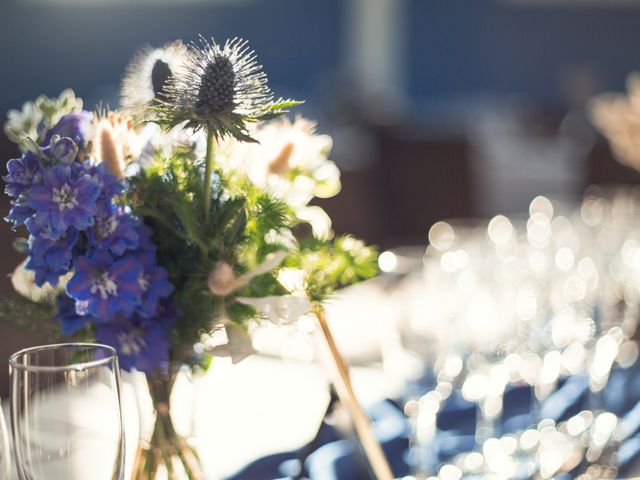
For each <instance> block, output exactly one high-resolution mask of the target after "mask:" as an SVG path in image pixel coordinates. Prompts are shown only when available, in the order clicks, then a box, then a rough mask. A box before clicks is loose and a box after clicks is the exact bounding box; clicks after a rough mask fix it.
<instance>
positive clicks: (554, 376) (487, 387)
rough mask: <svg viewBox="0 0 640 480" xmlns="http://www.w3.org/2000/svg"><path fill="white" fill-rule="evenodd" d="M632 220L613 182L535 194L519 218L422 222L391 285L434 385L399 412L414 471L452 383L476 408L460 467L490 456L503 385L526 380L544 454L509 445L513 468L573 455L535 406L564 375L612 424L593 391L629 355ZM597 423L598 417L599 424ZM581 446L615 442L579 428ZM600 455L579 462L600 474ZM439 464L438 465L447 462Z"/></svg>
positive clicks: (633, 201)
mask: <svg viewBox="0 0 640 480" xmlns="http://www.w3.org/2000/svg"><path fill="white" fill-rule="evenodd" d="M639 220H640V194H639V193H638V191H637V190H634V189H625V190H621V191H620V190H618V191H614V192H606V191H590V192H587V195H586V196H585V198H584V200H583V201H582V204H581V205H580V206H579V207H578V208H576V207H575V206H571V205H568V204H566V202H564V201H557V200H555V201H550V200H549V199H548V198H545V197H538V198H536V199H534V201H533V202H532V204H531V207H530V211H529V215H528V217H526V218H511V219H509V218H506V217H503V216H497V217H494V218H493V219H492V220H491V221H489V222H488V223H484V224H482V223H478V222H474V223H471V224H469V222H466V224H463V225H461V224H460V222H440V223H438V224H436V225H434V227H433V228H432V229H431V232H430V246H429V247H428V249H427V253H426V255H425V258H424V264H425V267H424V269H423V271H422V272H421V273H420V274H417V275H415V276H414V277H413V278H412V279H411V280H409V281H407V282H405V285H403V286H401V287H400V290H405V291H406V290H407V284H409V285H411V288H412V289H413V293H412V294H411V295H408V296H407V298H405V299H404V301H403V302H402V305H404V306H405V318H404V319H403V322H404V323H405V324H406V325H405V327H406V326H408V327H409V328H408V331H409V332H411V333H410V334H408V335H407V337H411V336H414V335H413V334H414V333H415V332H418V333H419V336H418V337H419V338H429V344H434V343H435V344H436V345H437V347H436V350H435V355H434V357H435V361H433V362H431V363H432V367H433V368H434V376H435V378H436V381H435V382H434V384H433V386H432V388H430V389H429V390H428V391H426V392H424V391H423V395H422V396H418V397H417V398H416V399H413V400H411V401H410V403H409V404H410V405H411V408H409V409H408V410H409V412H408V413H411V418H412V424H413V431H414V435H413V438H412V444H413V446H414V450H415V452H414V454H413V459H414V464H415V476H416V477H417V478H428V477H429V476H430V475H432V474H434V472H435V471H439V469H438V466H437V461H434V460H433V456H432V455H431V456H429V455H425V453H424V452H425V450H428V449H429V448H430V444H432V443H433V441H434V439H435V436H436V435H435V431H436V426H437V414H438V412H439V411H440V410H441V408H442V407H443V402H445V401H446V399H447V398H448V396H449V395H451V392H452V391H454V390H456V389H457V390H459V391H460V392H461V393H462V396H463V397H464V398H465V399H466V400H469V401H472V402H475V403H477V405H478V424H477V426H476V428H475V432H476V442H477V445H478V447H479V451H478V450H476V451H474V452H472V453H471V454H470V455H471V457H470V458H471V460H469V462H471V464H473V463H474V460H473V459H474V458H475V459H476V460H475V463H476V464H477V463H478V461H477V460H478V458H480V457H478V455H480V456H481V457H482V458H483V464H485V463H486V460H487V458H486V457H487V453H486V452H485V450H487V452H494V454H492V455H493V456H492V458H494V461H493V463H496V461H495V458H498V457H496V455H498V454H497V453H495V452H500V450H498V449H496V448H495V445H496V441H497V440H498V439H502V438H504V436H503V437H501V436H500V435H501V433H500V432H499V429H497V428H496V427H495V423H496V421H497V419H498V418H499V417H500V415H501V413H502V406H503V394H504V392H505V390H506V389H507V388H509V386H511V385H516V386H517V385H523V384H524V385H529V386H530V387H531V391H532V392H533V398H532V411H531V422H532V425H538V426H539V427H540V428H541V429H542V430H544V432H546V433H545V441H544V442H543V443H542V444H541V445H544V448H545V449H546V450H545V452H546V453H544V452H543V453H541V451H538V450H535V451H534V450H532V449H524V450H522V449H521V450H517V449H515V450H513V452H512V455H511V457H510V458H511V461H513V460H514V459H517V466H518V468H520V469H521V470H522V471H523V472H527V471H531V470H532V469H534V470H537V471H542V470H544V472H548V471H555V470H558V469H555V470H554V467H553V466H552V464H553V462H552V461H550V460H548V459H549V458H552V457H553V456H554V455H556V457H557V456H558V455H557V452H559V451H567V452H571V455H574V456H575V455H577V454H576V453H575V452H576V451H578V450H576V449H574V448H570V447H571V445H573V443H574V439H572V438H571V436H570V435H569V436H567V435H565V433H566V432H563V431H562V430H560V431H555V433H553V432H552V431H551V430H550V428H549V425H548V422H549V419H544V418H542V413H541V406H542V405H543V404H544V403H545V401H546V400H547V399H548V398H549V397H550V395H552V394H553V393H554V391H555V390H556V389H557V387H558V386H559V385H560V384H561V383H562V382H564V379H565V378H567V377H569V376H571V375H585V376H586V378H587V379H588V396H589V402H588V407H589V412H591V413H592V414H593V415H596V416H598V418H600V415H601V414H607V415H605V416H604V417H602V418H605V419H606V418H609V419H616V420H617V417H615V414H613V413H611V412H606V411H605V410H604V409H603V404H602V399H601V398H600V397H601V393H602V391H603V389H604V387H605V386H606V384H607V382H608V378H609V374H610V372H611V370H612V368H613V367H614V365H616V364H618V365H619V366H621V367H623V368H626V367H628V366H630V365H631V364H632V363H633V362H634V361H635V360H636V358H637V356H638V348H637V344H636V343H635V342H634V341H633V340H632V337H633V335H634V333H635V331H636V328H637V320H638V312H639V305H640V302H639V301H638V298H639V297H640V294H639V292H640V285H639V283H640V282H639V281H638V279H639V278H640V275H639V274H640V232H639V231H637V230H636V229H634V227H633V226H634V225H640V222H639ZM416 292H420V293H419V294H416ZM396 295H397V293H396ZM412 297H414V298H412ZM414 338H415V336H414ZM426 345H427V343H424V344H423V346H426ZM417 347H418V349H419V348H420V347H419V345H418V346H417ZM411 348H412V349H416V345H413V346H411ZM443 393H444V394H443ZM409 404H408V405H409ZM609 414H610V415H609ZM576 422H577V420H574V421H573V423H572V425H574V426H575V424H576ZM605 423H606V422H605V420H600V421H599V422H598V425H599V426H600V427H601V428H600V430H602V425H605ZM610 423H611V422H610ZM554 428H555V427H554ZM563 428H564V427H563ZM594 428H595V427H594ZM556 430H557V429H556ZM600 430H598V431H600ZM425 431H428V432H430V433H429V434H428V435H427V434H424V432H425ZM421 433H422V435H421ZM528 435H529V436H531V434H528ZM605 437H606V438H607V440H606V441H605V442H604V443H603V440H602V439H603V438H605ZM509 438H511V437H509ZM585 438H587V440H585ZM516 439H517V438H516ZM550 439H551V440H550ZM553 439H555V442H556V445H555V448H554V447H553V442H552V440H553ZM501 441H502V440H501ZM510 442H511V443H513V442H512V441H511V440H508V439H507V440H504V441H503V443H505V444H507V445H510V444H511V443H510ZM581 442H582V443H581V448H582V450H580V452H582V453H581V455H582V456H585V455H587V453H588V456H590V458H592V459H593V458H596V457H597V458H600V457H603V458H604V457H607V458H612V457H611V455H604V454H602V455H597V454H596V453H595V452H598V451H600V452H610V451H611V450H612V449H615V445H616V444H617V443H616V440H614V439H613V437H611V436H609V437H607V436H606V435H604V434H598V435H591V436H589V435H582V437H581ZM585 442H586V447H585V445H584V444H585ZM589 442H591V443H589ZM525 443H526V442H525ZM485 445H487V448H486V449H485V448H484V447H485ZM540 448H543V447H542V446H541V447H540ZM563 449H564V450H563ZM507 450H508V449H507ZM498 456H499V455H498ZM558 458H559V457H558ZM541 459H546V460H544V462H543V461H542V460H541ZM465 461H466V460H465ZM565 463H567V462H565ZM570 463H571V462H568V463H567V464H570ZM606 463H607V462H604V463H603V464H604V465H605V467H606V468H604V467H602V465H599V464H597V462H596V461H595V460H594V461H590V462H587V464H589V465H591V467H593V466H594V465H598V468H600V467H602V468H603V469H604V470H603V471H605V472H606V471H609V470H612V469H611V466H610V465H609V466H607V465H606ZM609 463H611V462H609ZM444 467H447V468H445V470H444V472H445V473H446V472H452V471H454V467H455V468H459V467H456V466H455V465H445V466H443V467H441V468H440V469H442V468H444ZM594 468H595V467H594ZM607 469H609V470H607ZM523 475H524V474H523ZM601 475H604V473H601ZM454 477H455V475H454ZM454 477H452V478H454ZM443 478H446V475H445V476H444V477H443ZM496 478H499V476H498V477H496ZM513 478H516V477H513ZM523 478H528V477H526V475H525V476H524V477H523ZM542 478H547V477H546V473H545V474H544V475H542ZM585 478H586V477H585ZM602 478H606V477H602Z"/></svg>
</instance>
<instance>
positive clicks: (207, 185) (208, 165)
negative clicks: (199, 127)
mask: <svg viewBox="0 0 640 480" xmlns="http://www.w3.org/2000/svg"><path fill="white" fill-rule="evenodd" d="M215 141H216V140H215V136H214V135H213V134H212V133H211V132H207V154H206V156H205V167H204V219H205V221H207V220H209V209H210V208H211V177H212V176H213V144H214V143H215Z"/></svg>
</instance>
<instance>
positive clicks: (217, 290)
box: [207, 261, 238, 297]
mask: <svg viewBox="0 0 640 480" xmlns="http://www.w3.org/2000/svg"><path fill="white" fill-rule="evenodd" d="M207 286H208V287H209V290H211V293H213V294H214V295H218V296H220V297H224V296H226V295H229V294H230V293H231V292H233V291H234V290H235V289H236V288H237V287H238V278H237V277H236V274H235V272H234V271H233V267H232V266H231V265H229V264H228V263H227V262H222V261H221V262H218V263H216V265H215V267H213V270H211V273H210V274H209V278H208V279H207Z"/></svg>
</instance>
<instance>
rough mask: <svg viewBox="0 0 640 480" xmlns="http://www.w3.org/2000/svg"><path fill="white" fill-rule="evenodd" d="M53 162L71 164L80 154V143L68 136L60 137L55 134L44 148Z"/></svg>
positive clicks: (44, 151)
mask: <svg viewBox="0 0 640 480" xmlns="http://www.w3.org/2000/svg"><path fill="white" fill-rule="evenodd" d="M42 152H43V153H45V154H46V155H47V156H48V157H49V158H50V159H51V160H52V161H53V163H63V164H65V165H70V164H71V163H72V162H74V161H75V159H76V157H77V156H78V144H77V143H76V142H74V141H73V140H71V139H70V138H68V137H58V136H57V135H55V136H54V137H53V138H52V139H51V142H50V143H49V146H48V147H46V148H44V149H42Z"/></svg>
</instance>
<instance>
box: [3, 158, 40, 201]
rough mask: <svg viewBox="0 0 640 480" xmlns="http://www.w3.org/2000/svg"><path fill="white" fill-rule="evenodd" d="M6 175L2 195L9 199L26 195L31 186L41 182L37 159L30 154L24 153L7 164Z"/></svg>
mask: <svg viewBox="0 0 640 480" xmlns="http://www.w3.org/2000/svg"><path fill="white" fill-rule="evenodd" d="M7 171H8V175H5V176H4V177H2V179H3V180H4V184H5V187H4V193H6V194H7V195H9V196H10V197H14V198H16V197H19V196H20V195H23V194H25V193H26V191H27V190H28V189H30V188H31V186H32V185H34V184H38V183H40V182H41V181H42V168H41V166H40V162H39V161H38V157H36V155H35V154H34V153H32V152H27V153H25V154H24V155H23V156H22V157H20V158H14V159H12V160H9V161H8V162H7Z"/></svg>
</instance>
